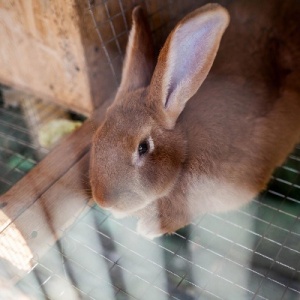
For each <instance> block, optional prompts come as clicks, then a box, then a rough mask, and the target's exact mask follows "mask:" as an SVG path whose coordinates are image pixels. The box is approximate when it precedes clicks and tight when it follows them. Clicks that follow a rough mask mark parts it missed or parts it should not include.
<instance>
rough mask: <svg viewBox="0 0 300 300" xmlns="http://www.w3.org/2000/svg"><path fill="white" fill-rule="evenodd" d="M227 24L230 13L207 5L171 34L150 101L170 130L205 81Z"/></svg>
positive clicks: (151, 89) (215, 5) (151, 91)
mask: <svg viewBox="0 0 300 300" xmlns="http://www.w3.org/2000/svg"><path fill="white" fill-rule="evenodd" d="M228 24H229V15H228V13H227V10H226V9H225V8H223V7H222V6H220V5H218V4H208V5H205V6H203V7H201V8H199V9H197V10H195V11H193V12H192V13H190V14H189V15H187V16H186V17H185V18H184V19H183V20H182V21H180V22H179V23H178V24H177V26H176V27H175V29H174V30H173V31H172V32H171V33H170V35H169V37H168V39H167V41H166V43H165V45H164V47H163V48H162V50H161V52H160V55H159V57H158V62H157V66H156V68H155V71H154V74H153V78H152V80H151V85H150V95H151V98H150V101H151V102H152V104H154V105H155V106H156V107H157V108H158V110H160V111H163V115H164V117H165V125H166V127H167V128H169V129H172V128H173V127H174V126H175V124H176V120H177V118H178V116H179V115H180V113H181V112H182V110H183V109H184V106H185V104H186V102H187V101H188V100H189V99H190V98H191V97H192V96H193V95H194V94H195V93H196V92H197V90H198V88H199V87H200V85H201V84H202V82H203V81H204V79H205V78H206V76H207V74H208V72H209V70H210V68H211V66H212V64H213V61H214V58H215V56H216V54H217V51H218V48H219V44H220V41H221V38H222V35H223V33H224V31H225V29H226V28H227V26H228Z"/></svg>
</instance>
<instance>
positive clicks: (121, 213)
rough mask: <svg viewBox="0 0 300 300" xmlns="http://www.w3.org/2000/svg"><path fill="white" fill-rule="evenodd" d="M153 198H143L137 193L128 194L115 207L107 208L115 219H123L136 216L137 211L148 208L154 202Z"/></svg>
mask: <svg viewBox="0 0 300 300" xmlns="http://www.w3.org/2000/svg"><path fill="white" fill-rule="evenodd" d="M152 200H153V199H152V198H151V199H150V197H147V199H145V197H142V196H141V195H139V194H137V193H132V192H130V193H126V194H125V195H124V197H122V199H120V200H119V202H117V203H115V204H114V205H113V206H111V207H109V208H107V209H108V210H109V211H110V212H111V213H112V214H113V216H114V217H116V218H123V217H126V216H129V215H131V214H134V213H135V212H136V211H139V210H141V209H143V208H144V207H146V206H147V205H148V204H149V203H150V202H152Z"/></svg>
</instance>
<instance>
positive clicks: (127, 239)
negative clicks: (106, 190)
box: [0, 0, 300, 300]
mask: <svg viewBox="0 0 300 300" xmlns="http://www.w3.org/2000/svg"><path fill="white" fill-rule="evenodd" d="M224 2H225V1H224ZM87 3H88V5H87V13H88V14H90V17H91V18H92V20H93V22H94V25H95V30H97V33H98V36H99V43H100V45H101V47H102V48H103V50H104V53H105V56H106V59H107V64H108V65H109V67H110V70H111V72H112V74H113V75H114V79H115V81H116V83H118V82H119V81H120V75H121V62H122V59H123V56H124V51H125V50H124V49H125V47H126V41H127V38H128V33H129V29H130V26H131V25H130V19H131V16H130V15H131V11H132V8H133V7H134V6H136V5H138V4H140V5H142V6H143V7H144V9H145V10H146V11H147V15H148V19H149V22H150V27H151V30H152V33H153V37H154V42H155V45H156V49H159V48H160V47H161V45H162V43H163V41H164V39H165V37H166V36H167V34H168V33H169V31H170V30H171V29H172V28H173V26H174V24H175V23H176V21H177V20H178V19H180V18H181V17H182V16H183V15H185V14H186V13H188V12H189V11H191V10H192V9H194V8H195V7H198V6H200V5H202V4H203V1H180V0H169V1H153V0H149V1H148V0H141V1H129V0H123V1H121V0H108V1H104V0H90V1H88V2H87ZM0 113H1V118H0V138H1V143H0V144H1V147H0V150H1V153H3V154H2V155H6V156H1V161H0V164H1V172H2V173H1V175H0V188H1V189H2V191H5V190H7V188H9V186H11V185H12V184H13V182H12V181H13V180H12V181H10V180H9V177H8V176H7V174H9V173H10V172H11V170H10V169H9V166H8V163H7V161H8V160H7V159H6V158H7V157H8V156H11V155H15V153H14V152H13V151H14V146H8V145H9V143H8V142H7V141H5V140H4V138H6V139H7V140H9V142H11V143H13V142H16V141H17V142H18V143H19V144H20V145H21V146H22V147H25V148H26V147H29V146H28V145H30V149H31V148H33V149H36V146H34V143H33V142H32V141H33V140H34V139H33V138H32V137H30V136H31V135H32V130H29V129H25V128H28V127H29V126H28V125H27V127H26V126H25V125H24V124H23V123H24V122H25V121H24V118H23V117H22V113H21V111H20V108H10V109H8V108H4V106H3V105H2V106H1V107H0ZM10 118H11V119H12V121H11V123H10V124H11V125H8V123H9V122H10V121H9V119H10ZM16 120H18V121H17V122H16ZM21 122H23V123H21ZM17 124H18V125H17ZM1 126H2V127H1ZM4 127H5V130H2V128H4ZM7 128H9V130H8V129H7ZM21 129H22V130H21ZM7 130H8V131H9V133H10V135H8V133H7V132H6V131H7ZM16 132H20V133H18V134H17V133H16ZM19 135H24V136H25V137H24V138H21V137H19ZM21 140H22V142H21ZM3 141H4V142H3ZM32 143H33V144H32ZM26 149H27V148H26ZM30 151H31V150H30ZM30 151H29V152H30ZM42 152H43V151H42ZM30 153H31V152H30ZM46 153H47V151H46V152H43V155H45V154H46ZM17 155H18V154H17ZM21 156H22V157H21V158H20V160H19V161H18V162H17V163H14V165H13V170H16V172H19V171H20V172H21V173H22V172H23V168H22V167H21V166H22V164H23V162H24V161H26V163H28V161H29V162H30V163H31V164H32V166H34V165H35V164H36V163H37V162H38V160H39V159H38V158H37V157H36V156H35V155H33V154H28V152H27V150H25V154H24V155H23V154H22V155H21ZM3 157H5V158H4V159H2V158H3ZM18 157H19V156H18ZM28 169H30V168H28ZM3 170H4V171H3ZM26 170H27V169H26ZM299 172H300V146H299V145H298V146H297V147H296V148H295V149H294V151H293V153H292V154H291V155H290V156H289V157H288V158H287V160H286V162H285V164H284V165H283V166H281V167H280V168H278V169H276V171H275V172H274V174H273V176H272V178H271V181H270V183H269V186H268V188H267V190H266V191H264V192H263V193H262V194H261V195H259V196H258V197H257V198H256V199H255V200H254V201H252V202H251V203H250V204H249V205H247V206H244V207H242V208H240V209H239V210H237V211H234V212H230V213H226V214H206V215H203V216H200V217H199V219H197V220H196V221H195V222H193V223H192V224H191V225H189V226H187V227H185V228H184V229H181V230H179V231H178V232H177V233H175V234H174V235H171V236H164V237H161V238H157V239H154V240H147V239H144V238H143V237H141V236H139V235H138V234H137V233H136V231H135V226H136V220H134V219H130V218H127V219H123V220H117V219H115V218H113V216H112V215H110V214H109V213H108V212H106V211H104V210H102V209H100V208H99V207H97V206H95V205H92V204H90V209H89V210H88V211H87V212H85V213H84V214H82V215H81V216H80V218H78V219H77V221H76V222H75V223H74V224H73V225H72V226H71V227H69V228H68V229H67V230H65V231H64V232H63V235H62V238H61V239H60V240H58V241H57V243H56V244H55V245H53V246H51V245H49V246H48V251H47V252H46V254H45V255H44V256H43V257H35V255H34V254H33V256H32V257H30V270H29V271H27V273H26V275H25V276H22V277H16V276H12V274H13V273H14V267H13V266H10V265H9V264H8V263H7V262H3V261H1V267H0V270H1V276H2V277H3V278H9V279H11V278H12V277H13V282H14V286H13V288H12V287H11V286H9V285H6V283H5V282H1V281H0V299H10V298H9V297H11V299H64V300H65V299H71V300H73V299H95V300H98V299H104V300H107V299H108V300H109V299H151V300H152V299H183V300H190V299H272V300H273V299H275V300H276V299H278V300H279V299H285V300H287V299H295V300H296V299H300V221H299V217H300V203H299V202H300V176H299ZM23 173H24V172H23ZM23 173H22V174H23ZM22 243H23V242H20V244H19V249H16V253H19V252H20V251H21V250H22V249H23V251H26V249H25V248H26V247H25V245H23V244H22ZM25 244H26V243H25ZM19 254H20V253H19ZM21 257H22V256H21ZM20 260H22V258H20ZM5 287H7V288H5ZM8 287H9V288H8ZM22 297H23V298H22Z"/></svg>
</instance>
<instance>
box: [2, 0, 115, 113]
mask: <svg viewBox="0 0 300 300" xmlns="http://www.w3.org/2000/svg"><path fill="white" fill-rule="evenodd" d="M86 3H87V1H76V0H70V1H61V0H53V1H44V0H37V1H33V0H10V1H0V22H1V23H0V24H1V26H0V36H1V44H0V82H2V83H3V84H6V85H9V86H12V87H14V88H16V89H19V90H23V91H25V92H28V93H31V94H34V95H35V96H37V97H40V98H42V99H45V100H51V101H55V102H57V103H59V104H62V105H64V106H65V107H67V108H70V109H72V110H75V111H78V112H80V113H84V114H86V115H90V114H91V113H92V112H93V111H94V108H95V107H97V106H98V105H99V104H101V103H103V102H104V101H105V99H107V97H109V96H110V95H111V93H112V92H113V91H114V90H115V88H116V82H115V80H114V79H113V75H112V73H111V71H110V70H109V66H108V64H107V59H106V57H105V53H104V52H103V49H102V47H101V46H102V45H100V41H99V38H98V36H97V32H96V30H95V26H94V24H93V21H92V19H91V16H90V15H89V12H88V10H87V5H86Z"/></svg>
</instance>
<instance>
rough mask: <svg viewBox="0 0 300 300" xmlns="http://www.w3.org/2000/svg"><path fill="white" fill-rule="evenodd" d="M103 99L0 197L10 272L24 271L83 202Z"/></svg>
mask: <svg viewBox="0 0 300 300" xmlns="http://www.w3.org/2000/svg"><path fill="white" fill-rule="evenodd" d="M109 103H110V102H109V101H107V102H105V103H104V104H103V105H102V106H101V107H100V108H99V109H98V110H97V111H96V112H95V113H94V115H93V119H92V120H88V121H86V122H85V123H84V124H83V126H82V127H81V128H80V129H78V130H77V131H76V132H74V133H73V134H72V135H71V136H69V138H67V139H66V140H65V141H63V142H62V143H61V144H60V145H58V146H57V147H56V148H55V149H53V151H52V152H50V153H49V154H48V156H47V157H46V158H45V159H44V160H43V161H41V162H40V163H39V164H38V165H37V166H36V167H35V168H34V169H32V170H31V171H30V172H29V173H28V174H27V175H26V176H25V177H23V178H22V179H21V180H20V181H19V182H18V183H17V184H15V185H14V186H13V187H12V188H11V189H10V190H9V191H8V192H7V193H6V194H4V195H3V196H1V197H0V208H1V210H0V232H1V234H0V244H1V245H2V248H1V249H0V259H1V258H2V259H4V260H5V261H8V262H9V263H10V264H9V266H8V268H13V272H10V273H11V274H13V277H16V278H18V276H22V275H24V274H25V273H24V272H26V271H28V266H29V268H30V266H31V260H32V259H34V258H36V257H41V256H42V255H43V254H44V253H45V251H47V250H48V249H49V246H51V245H53V244H54V243H55V242H56V241H57V240H58V239H59V238H60V237H61V235H62V234H63V231H64V230H65V229H66V228H67V227H68V226H69V225H70V224H72V222H74V220H75V219H76V218H77V217H78V216H79V214H80V213H81V212H83V211H84V210H85V209H87V208H88V207H89V206H88V205H87V204H88V203H89V201H91V199H90V194H89V192H88V189H89V185H88V169H89V148H90V143H91V138H92V134H93V132H94V130H95V128H96V126H97V125H98V124H99V123H100V122H101V121H102V120H103V119H104V115H105V112H106V109H107V107H108V105H109ZM20 262H22V263H20ZM26 266H27V267H26ZM26 268H27V269H26ZM10 279H11V280H12V281H13V280H17V279H14V278H10Z"/></svg>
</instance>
